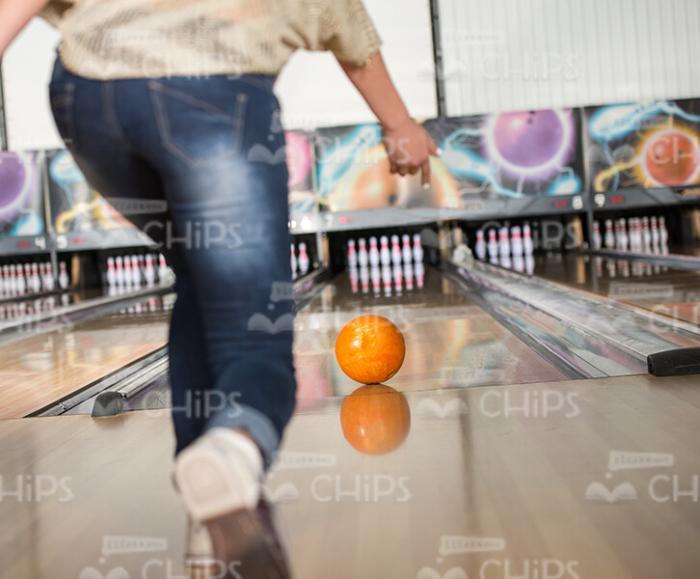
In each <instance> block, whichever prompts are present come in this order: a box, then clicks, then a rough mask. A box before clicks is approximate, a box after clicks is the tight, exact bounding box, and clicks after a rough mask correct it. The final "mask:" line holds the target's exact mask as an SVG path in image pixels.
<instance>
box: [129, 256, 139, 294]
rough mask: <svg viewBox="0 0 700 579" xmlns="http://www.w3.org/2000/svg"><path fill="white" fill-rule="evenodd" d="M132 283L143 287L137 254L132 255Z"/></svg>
mask: <svg viewBox="0 0 700 579" xmlns="http://www.w3.org/2000/svg"><path fill="white" fill-rule="evenodd" d="M131 285H133V286H134V287H141V267H140V263H139V258H138V256H137V255H132V256H131Z"/></svg>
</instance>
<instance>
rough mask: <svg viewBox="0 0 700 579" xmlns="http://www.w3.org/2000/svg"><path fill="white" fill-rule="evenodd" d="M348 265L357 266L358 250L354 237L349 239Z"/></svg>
mask: <svg viewBox="0 0 700 579" xmlns="http://www.w3.org/2000/svg"><path fill="white" fill-rule="evenodd" d="M348 267H350V268H353V267H357V250H356V249H355V240H354V239H348Z"/></svg>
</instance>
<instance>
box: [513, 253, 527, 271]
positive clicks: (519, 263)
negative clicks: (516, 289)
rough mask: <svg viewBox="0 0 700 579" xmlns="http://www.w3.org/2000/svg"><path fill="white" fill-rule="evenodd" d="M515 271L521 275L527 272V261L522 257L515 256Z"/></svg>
mask: <svg viewBox="0 0 700 579" xmlns="http://www.w3.org/2000/svg"><path fill="white" fill-rule="evenodd" d="M513 269H514V270H515V271H517V272H520V273H523V272H524V271H525V259H524V258H523V256H522V255H515V254H513Z"/></svg>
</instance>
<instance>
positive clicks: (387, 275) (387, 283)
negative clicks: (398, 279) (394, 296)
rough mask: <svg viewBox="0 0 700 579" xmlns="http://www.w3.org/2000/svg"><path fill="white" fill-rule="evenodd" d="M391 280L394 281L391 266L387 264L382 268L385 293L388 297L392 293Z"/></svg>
mask: <svg viewBox="0 0 700 579" xmlns="http://www.w3.org/2000/svg"><path fill="white" fill-rule="evenodd" d="M391 282H392V275H391V266H389V265H385V266H384V267H383V268H382V283H383V285H384V295H385V296H387V297H388V296H390V295H391Z"/></svg>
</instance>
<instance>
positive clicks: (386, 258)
mask: <svg viewBox="0 0 700 579" xmlns="http://www.w3.org/2000/svg"><path fill="white" fill-rule="evenodd" d="M379 244H380V247H381V249H380V250H379V258H380V259H379V261H380V262H381V264H382V266H386V265H391V250H390V249H389V238H388V237H387V236H386V235H382V236H381V238H380V239H379Z"/></svg>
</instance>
